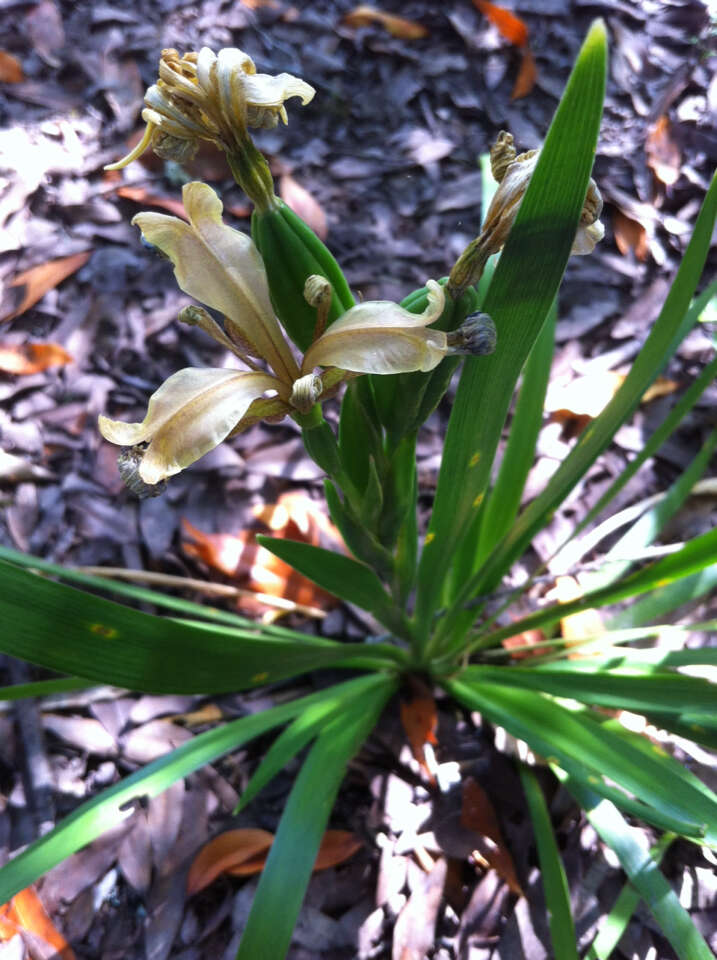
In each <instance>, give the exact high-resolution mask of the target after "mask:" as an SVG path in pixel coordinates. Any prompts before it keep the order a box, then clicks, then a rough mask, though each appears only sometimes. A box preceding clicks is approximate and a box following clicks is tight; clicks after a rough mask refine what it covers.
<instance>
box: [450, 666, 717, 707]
mask: <svg viewBox="0 0 717 960" xmlns="http://www.w3.org/2000/svg"><path fill="white" fill-rule="evenodd" d="M571 664H572V661H571ZM463 678H464V679H465V680H466V681H468V682H470V683H500V684H504V685H505V686H510V687H520V688H521V689H523V690H542V691H543V692H544V693H551V694H553V696H556V697H566V698H573V699H575V700H580V701H581V702H582V703H592V704H595V705H596V706H600V707H610V708H612V709H615V710H632V711H633V712H635V713H643V712H644V711H646V710H660V711H668V712H670V713H683V712H684V710H685V709H686V708H687V707H689V709H691V710H699V711H704V712H705V713H710V712H712V713H714V715H715V718H717V685H715V684H714V683H710V682H709V681H707V680H705V679H703V678H702V677H689V676H686V675H684V674H681V673H672V672H670V671H667V670H665V671H664V672H662V673H656V672H653V669H652V668H651V667H650V665H647V666H645V667H643V672H642V674H639V673H637V668H636V667H632V668H629V667H628V668H627V669H626V668H624V667H622V668H615V669H608V670H606V671H605V672H604V673H596V672H591V673H587V672H585V673H583V672H582V671H580V670H577V671H571V670H569V669H563V670H555V669H552V670H551V669H550V667H542V668H539V669H531V668H530V667H482V666H481V667H468V668H467V669H466V670H465V671H464V673H463Z"/></svg>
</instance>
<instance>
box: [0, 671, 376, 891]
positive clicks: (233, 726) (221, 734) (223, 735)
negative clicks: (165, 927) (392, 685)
mask: <svg viewBox="0 0 717 960" xmlns="http://www.w3.org/2000/svg"><path fill="white" fill-rule="evenodd" d="M388 682H389V681H388V680H387V679H384V684H385V683H388ZM349 683H351V681H349ZM337 689H338V688H337V687H334V690H337ZM323 696H324V691H320V692H319V693H313V694H311V695H310V696H308V697H302V698H301V699H298V700H293V701H291V702H290V703H285V704H282V705H281V706H279V707H273V708H271V709H269V710H265V711H264V712H263V713H257V714H254V715H253V716H250V717H242V718H241V719H240V720H233V721H232V722H231V723H228V724H226V726H223V727H219V729H217V730H209V731H207V732H206V733H201V734H199V735H198V736H196V737H194V738H193V739H192V740H189V741H188V742H187V743H184V744H182V746H181V747H178V748H177V749H176V750H173V751H172V752H171V753H168V754H167V755H166V756H164V757H160V758H159V759H158V760H155V761H153V762H152V763H150V764H148V765H147V766H146V767H143V768H142V769H141V770H138V771H137V772H136V773H133V774H132V775H131V776H129V777H126V778H125V779H124V780H121V781H120V782H119V783H117V784H115V785H114V786H113V787H110V788H109V789H108V790H105V791H104V792H103V793H101V794H100V795H99V796H97V797H93V798H92V800H89V801H88V802H87V803H83V804H82V806H81V807H79V808H78V809H77V810H75V811H74V813H71V814H70V816H69V817H66V818H65V819H64V820H63V821H62V823H60V824H59V825H58V826H57V827H55V829H54V830H52V831H51V832H50V833H47V834H45V836H44V837H41V838H40V839H39V840H36V841H35V842H34V843H32V844H31V845H30V846H29V847H27V849H25V850H23V852H22V853H21V854H18V856H17V857H15V859H14V860H11V861H10V863H8V864H6V866H4V867H3V868H2V869H0V903H5V902H6V901H7V900H9V899H10V898H11V897H13V896H14V895H15V894H16V893H17V892H18V891H20V890H24V889H25V887H27V886H29V885H30V884H31V883H34V882H35V880H37V879H38V878H39V877H41V876H42V875H43V874H44V873H47V871H48V870H51V869H52V867H54V866H56V865H57V864H58V863H60V861H61V860H64V859H65V858H66V857H69V856H70V855H71V854H73V853H75V851H77V850H79V849H80V847H84V846H85V845H86V844H88V843H91V842H92V841H93V840H95V839H96V838H97V837H99V836H100V835H101V834H102V833H104V832H105V831H106V830H110V829H111V828H112V827H114V826H116V825H117V824H118V823H121V822H122V821H123V820H125V819H126V818H127V817H129V816H131V814H132V811H133V809H134V806H135V803H136V802H138V801H139V800H141V799H143V798H145V797H147V798H151V797H156V796H157V794H159V793H161V792H162V791H163V790H166V789H167V787H169V786H170V785H171V784H172V783H174V782H175V781H176V780H180V779H181V778H182V777H186V776H188V775H189V774H190V773H192V772H193V771H194V770H198V769H199V768H200V767H203V766H204V765H205V764H206V763H211V762H212V761H213V760H216V759H217V757H221V756H223V755H224V754H225V753H228V752H229V751H230V750H235V749H236V748H237V747H240V746H241V745H242V744H244V743H247V742H248V741H249V740H253V739H254V738H255V737H258V736H261V734H263V733H266V731H267V730H272V729H273V728H274V727H278V726H280V725H281V724H284V723H286V722H287V721H288V720H292V719H293V718H294V717H295V716H297V715H298V714H300V713H301V712H302V711H303V710H305V709H308V708H310V707H312V706H314V705H315V704H317V703H320V702H321V700H322V698H323Z"/></svg>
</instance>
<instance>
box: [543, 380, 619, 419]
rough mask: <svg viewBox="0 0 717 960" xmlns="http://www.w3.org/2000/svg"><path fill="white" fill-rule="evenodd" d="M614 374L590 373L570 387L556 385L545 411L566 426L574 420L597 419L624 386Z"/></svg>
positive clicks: (553, 386) (550, 392)
mask: <svg viewBox="0 0 717 960" xmlns="http://www.w3.org/2000/svg"><path fill="white" fill-rule="evenodd" d="M624 380H625V377H624V375H623V374H621V373H616V372H615V371H614V370H603V371H601V372H600V373H588V374H586V375H585V376H583V377H575V379H574V380H571V381H570V382H569V383H565V382H561V381H553V382H552V383H551V384H550V386H549V387H548V391H547V394H546V397H545V409H546V411H547V412H548V413H550V414H552V419H553V420H557V421H559V422H561V423H564V422H565V421H566V420H568V419H570V417H587V418H589V419H590V418H592V417H597V416H598V415H599V414H600V413H602V411H603V410H604V409H605V407H606V406H607V405H608V403H610V401H611V400H612V398H613V397H614V396H615V394H616V393H617V391H618V390H619V389H620V387H621V386H622V384H623V383H624Z"/></svg>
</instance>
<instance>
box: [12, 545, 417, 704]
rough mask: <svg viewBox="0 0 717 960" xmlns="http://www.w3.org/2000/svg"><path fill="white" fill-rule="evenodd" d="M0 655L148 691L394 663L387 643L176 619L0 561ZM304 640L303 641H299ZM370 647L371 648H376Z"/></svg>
mask: <svg viewBox="0 0 717 960" xmlns="http://www.w3.org/2000/svg"><path fill="white" fill-rule="evenodd" d="M0 583H1V584H2V595H1V597H0V608H1V609H2V610H3V630H2V634H1V635H0V650H2V651H3V652H4V653H10V654H12V655H13V656H15V657H20V658H21V659H23V660H29V661H30V662H31V663H37V664H40V665H42V666H43V667H49V668H50V669H51V670H57V671H58V672H60V673H69V674H72V675H74V676H76V677H82V678H87V679H89V680H96V681H98V682H100V683H113V684H115V685H116V686H119V687H126V688H128V689H130V690H146V691H150V692H153V693H222V692H229V691H233V690H242V689H246V688H247V687H253V686H257V685H260V684H264V683H270V682H273V681H275V680H280V679H285V678H286V677H291V676H296V675H297V674H300V673H305V672H307V671H309V670H316V669H318V668H320V667H327V666H339V665H342V664H349V663H350V665H352V666H360V665H361V663H366V665H369V666H372V667H375V666H377V665H383V666H386V665H390V664H391V663H395V660H396V654H397V652H398V654H399V656H400V651H398V650H397V648H396V647H393V646H390V645H384V647H385V650H378V645H372V646H371V647H370V648H367V647H365V646H364V645H363V644H358V643H355V644H341V643H334V642H332V641H325V640H321V641H319V642H318V643H316V642H315V638H314V640H312V642H309V643H306V642H304V643H303V644H301V643H297V641H296V640H293V639H292V640H284V639H278V638H275V637H261V636H257V635H256V634H254V633H251V632H249V631H241V630H233V629H232V628H230V627H217V626H215V625H213V624H206V623H202V624H199V623H197V624H189V623H178V622H177V621H175V620H168V619H165V618H163V617H155V616H151V615H150V614H147V613H142V612H140V611H139V610H133V609H131V608H130V607H123V606H121V605H120V604H118V603H113V602H112V601H111V600H104V599H103V598H101V597H95V596H93V595H92V594H89V593H83V592H81V591H79V590H75V589H74V588H73V587H67V586H65V585H64V584H61V583H55V582H53V581H51V580H46V579H45V578H44V577H39V576H37V575H36V574H33V573H28V572H27V571H26V570H20V569H19V568H17V567H14V566H12V565H11V564H6V563H2V562H0ZM305 639H306V638H305ZM377 650H378V652H377Z"/></svg>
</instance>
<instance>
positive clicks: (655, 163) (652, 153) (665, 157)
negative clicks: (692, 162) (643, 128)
mask: <svg viewBox="0 0 717 960" xmlns="http://www.w3.org/2000/svg"><path fill="white" fill-rule="evenodd" d="M645 153H646V154H647V164H648V166H650V167H652V169H653V171H654V173H655V176H656V177H657V179H658V180H661V181H662V182H663V183H664V184H665V185H666V186H668V187H671V186H672V184H673V183H675V181H676V180H677V179H678V177H679V176H680V167H681V165H682V158H681V156H680V149H679V147H678V146H677V144H676V143H675V141H674V140H673V139H672V134H671V132H670V121H669V120H668V119H667V117H666V116H665V114H664V113H663V114H662V115H661V116H660V117H658V118H657V120H656V121H655V123H654V124H653V126H652V129H651V130H650V132H649V133H648V135H647V140H646V142H645Z"/></svg>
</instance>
